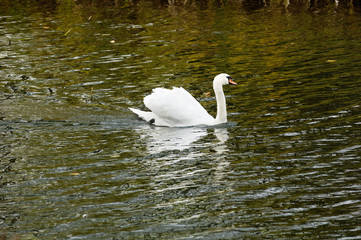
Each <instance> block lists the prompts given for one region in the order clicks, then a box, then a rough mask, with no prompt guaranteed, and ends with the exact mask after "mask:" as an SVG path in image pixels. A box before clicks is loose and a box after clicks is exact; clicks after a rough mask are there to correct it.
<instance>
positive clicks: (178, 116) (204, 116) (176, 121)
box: [144, 87, 214, 126]
mask: <svg viewBox="0 0 361 240" xmlns="http://www.w3.org/2000/svg"><path fill="white" fill-rule="evenodd" d="M144 104H145V106H146V107H147V108H149V109H150V110H151V111H152V112H153V113H154V114H156V115H157V116H158V117H159V118H160V119H162V121H164V122H166V123H167V124H169V126H190V125H199V124H207V125H208V124H211V123H212V122H213V121H214V118H213V117H212V116H211V115H209V114H208V113H207V111H206V110H205V109H204V108H203V107H202V105H201V104H200V103H199V102H198V101H197V100H196V99H195V98H194V97H193V96H192V95H191V94H190V93H189V92H187V91H186V90H184V89H183V88H176V87H174V88H173V89H165V88H156V89H153V93H152V94H150V95H148V96H146V97H145V98H144Z"/></svg>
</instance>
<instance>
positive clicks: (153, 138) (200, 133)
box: [143, 127, 207, 154]
mask: <svg viewBox="0 0 361 240" xmlns="http://www.w3.org/2000/svg"><path fill="white" fill-rule="evenodd" d="M143 130H146V131H144V133H143V136H146V137H147V138H148V139H147V142H146V144H147V150H148V152H149V153H150V154H156V153H160V152H164V151H174V150H178V151H183V150H185V149H188V148H191V147H194V146H197V143H196V141H197V140H199V139H201V138H202V137H204V136H206V135H207V130H206V129H205V128H195V127H194V128H169V127H145V128H143Z"/></svg>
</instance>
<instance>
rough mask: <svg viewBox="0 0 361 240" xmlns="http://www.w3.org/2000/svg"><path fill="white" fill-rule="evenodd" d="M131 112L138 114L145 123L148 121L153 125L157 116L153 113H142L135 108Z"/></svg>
mask: <svg viewBox="0 0 361 240" xmlns="http://www.w3.org/2000/svg"><path fill="white" fill-rule="evenodd" d="M129 110H130V111H132V112H133V113H135V114H137V115H138V117H139V118H141V119H143V120H144V121H147V122H149V123H153V122H154V119H155V115H154V113H152V112H145V111H141V110H138V109H135V108H129Z"/></svg>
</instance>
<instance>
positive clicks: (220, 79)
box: [213, 73, 237, 85]
mask: <svg viewBox="0 0 361 240" xmlns="http://www.w3.org/2000/svg"><path fill="white" fill-rule="evenodd" d="M228 84H230V85H237V83H235V82H233V80H232V77H231V76H229V75H228V74H226V73H221V74H218V75H217V76H216V77H215V78H214V80H213V85H228Z"/></svg>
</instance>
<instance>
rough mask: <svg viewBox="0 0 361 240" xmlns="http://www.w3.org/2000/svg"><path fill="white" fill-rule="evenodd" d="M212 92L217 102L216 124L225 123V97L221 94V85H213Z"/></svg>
mask: <svg viewBox="0 0 361 240" xmlns="http://www.w3.org/2000/svg"><path fill="white" fill-rule="evenodd" d="M213 90H214V93H215V95H216V100H217V116H216V122H217V123H224V122H227V109H226V97H225V96H224V93H223V87H222V85H221V84H217V83H216V82H215V83H213Z"/></svg>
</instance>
